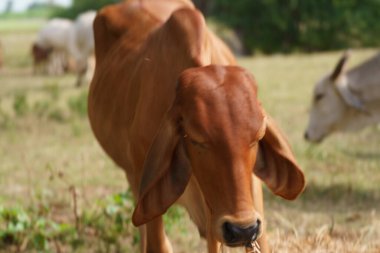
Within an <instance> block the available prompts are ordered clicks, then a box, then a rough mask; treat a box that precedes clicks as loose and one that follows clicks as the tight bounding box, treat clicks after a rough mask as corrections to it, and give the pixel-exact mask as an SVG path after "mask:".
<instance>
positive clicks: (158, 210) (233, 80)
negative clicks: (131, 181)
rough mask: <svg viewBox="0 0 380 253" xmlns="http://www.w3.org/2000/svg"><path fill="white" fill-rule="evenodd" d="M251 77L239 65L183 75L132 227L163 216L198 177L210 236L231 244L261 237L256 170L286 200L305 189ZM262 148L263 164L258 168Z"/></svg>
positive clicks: (155, 143) (150, 158)
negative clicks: (255, 199) (255, 192)
mask: <svg viewBox="0 0 380 253" xmlns="http://www.w3.org/2000/svg"><path fill="white" fill-rule="evenodd" d="M256 95H257V94H256V84H255V81H254V79H253V77H252V76H251V75H250V74H248V73H247V72H246V71H245V70H243V69H242V68H239V67H221V66H208V67H200V68H192V69H188V70H186V71H184V72H183V73H182V74H181V76H180V78H179V82H178V88H177V92H176V99H175V102H174V103H173V105H172V107H171V109H170V110H169V111H168V112H167V114H166V117H165V119H164V120H163V122H162V125H161V127H160V130H159V131H158V133H157V135H156V137H155V139H154V141H153V144H152V146H151V147H150V150H149V152H148V154H147V157H146V160H145V164H144V174H143V178H142V182H141V185H140V196H139V199H138V202H137V206H136V209H135V212H134V215H133V222H134V224H135V225H141V224H144V223H146V222H148V221H150V220H152V219H153V218H155V217H156V216H159V215H162V214H163V213H164V212H165V211H166V210H167V209H168V208H169V207H170V206H171V205H172V204H173V203H174V202H175V201H176V200H177V199H178V198H179V197H180V195H181V194H182V193H183V192H184V190H185V188H186V186H187V184H188V181H189V178H190V177H191V176H193V177H194V178H195V180H196V181H197V183H198V184H199V188H200V190H201V192H202V195H203V198H204V200H205V202H206V204H207V207H208V211H209V214H210V215H209V220H208V221H207V229H208V233H211V234H212V235H213V237H214V238H216V240H218V241H220V242H223V243H225V244H227V245H229V246H242V245H244V244H246V243H248V242H250V241H251V240H254V239H256V238H257V236H259V234H260V224H261V222H262V220H261V217H260V216H259V214H258V213H257V212H256V211H255V209H254V206H253V196H252V176H251V175H252V174H251V173H252V172H253V171H254V172H255V174H256V175H257V176H258V177H259V178H261V179H262V180H263V181H264V182H265V183H267V185H268V186H269V188H270V189H271V190H272V191H273V192H274V193H276V194H277V195H280V196H282V197H284V198H286V199H294V198H295V197H296V196H297V195H298V194H299V193H300V192H301V191H302V190H303V188H304V177H303V174H302V172H301V171H300V169H299V168H298V167H297V165H296V163H295V161H294V158H293V156H292V153H291V152H290V148H289V146H288V144H287V142H286V141H285V140H284V138H283V137H282V135H281V134H280V133H279V132H278V130H277V129H276V128H275V126H274V125H273V123H272V121H271V120H270V119H268V118H267V117H266V115H265V112H264V111H263V110H262V108H261V105H260V103H259V101H258V100H257V96H256ZM258 149H260V154H261V157H262V158H263V159H264V161H262V162H260V164H261V165H262V166H256V168H255V164H256V156H257V154H258Z"/></svg>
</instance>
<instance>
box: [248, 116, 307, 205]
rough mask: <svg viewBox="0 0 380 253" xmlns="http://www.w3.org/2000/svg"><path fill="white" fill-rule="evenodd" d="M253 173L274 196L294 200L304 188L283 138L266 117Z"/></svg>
mask: <svg viewBox="0 0 380 253" xmlns="http://www.w3.org/2000/svg"><path fill="white" fill-rule="evenodd" d="M254 173H255V175H256V176H258V177H259V178H260V179H261V180H262V181H264V182H265V184H266V185H267V186H268V187H269V189H270V190H271V191H272V192H273V193H274V194H276V195H279V196H281V197H283V198H285V199H289V200H292V199H295V198H296V197H297V196H298V195H299V194H300V193H301V192H302V191H303V189H304V187H305V178H304V174H303V172H302V170H301V169H300V167H299V166H298V164H297V162H296V160H295V158H294V155H293V153H292V151H291V149H290V145H289V144H288V142H287V140H286V138H285V136H284V135H283V134H282V133H281V132H280V130H279V129H278V127H277V126H276V125H275V123H274V121H273V120H272V119H271V118H270V117H269V116H268V117H267V128H266V132H265V135H264V137H263V139H261V140H260V142H259V151H258V156H257V160H256V165H255V168H254Z"/></svg>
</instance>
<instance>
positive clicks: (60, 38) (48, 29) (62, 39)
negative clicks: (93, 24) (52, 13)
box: [32, 18, 73, 74]
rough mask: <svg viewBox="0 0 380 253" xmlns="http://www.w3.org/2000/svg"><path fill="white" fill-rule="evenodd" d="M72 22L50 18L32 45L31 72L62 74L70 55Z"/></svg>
mask: <svg viewBox="0 0 380 253" xmlns="http://www.w3.org/2000/svg"><path fill="white" fill-rule="evenodd" d="M72 26H73V23H72V22H71V21H70V20H68V19H61V18H55V19H52V20H50V21H49V22H48V23H47V24H46V25H45V26H44V27H42V29H41V30H40V31H39V33H38V35H37V39H36V41H35V42H34V44H33V45H32V56H33V72H34V73H35V74H36V73H38V72H42V73H47V74H63V73H64V72H65V69H67V61H68V59H69V56H70V50H69V48H68V45H69V44H70V38H71V37H72V35H71V33H72Z"/></svg>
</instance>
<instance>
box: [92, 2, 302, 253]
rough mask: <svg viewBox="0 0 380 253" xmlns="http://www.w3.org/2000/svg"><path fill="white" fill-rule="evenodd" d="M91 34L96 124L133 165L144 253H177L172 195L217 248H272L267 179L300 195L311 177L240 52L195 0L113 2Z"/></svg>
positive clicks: (117, 155)
mask: <svg viewBox="0 0 380 253" xmlns="http://www.w3.org/2000/svg"><path fill="white" fill-rule="evenodd" d="M94 30H95V55H96V62H97V63H96V64H97V65H96V70H95V75H94V79H93V81H92V84H91V87H90V95H89V117H90V122H91V126H92V129H93V131H94V134H95V136H96V138H97V139H98V141H99V143H100V144H101V146H102V147H103V148H104V150H105V151H106V153H107V154H108V155H109V156H110V157H111V158H112V159H113V160H114V161H115V162H116V163H117V164H118V165H119V166H120V167H122V168H123V169H124V171H125V172H126V175H127V178H128V181H129V183H130V187H131V189H132V191H133V194H134V196H135V197H136V200H137V203H136V208H135V211H134V213H133V217H132V221H133V223H134V224H135V225H136V226H140V233H141V238H142V240H141V250H142V252H165V253H167V252H172V248H171V245H170V242H169V240H168V239H167V237H166V235H165V232H164V225H163V221H162V215H163V214H164V213H165V212H166V210H167V209H168V208H169V207H170V206H171V205H172V204H174V203H175V202H176V203H178V204H181V205H183V206H184V207H185V208H186V209H187V211H188V213H189V214H190V217H191V218H192V220H193V221H194V222H195V224H196V225H197V227H198V229H199V232H200V234H201V235H202V236H203V237H205V238H206V239H207V242H208V252H211V253H214V252H218V249H219V245H220V243H222V244H225V245H227V246H231V247H239V246H246V247H248V246H249V245H251V243H252V242H253V241H255V240H256V239H257V238H259V239H258V243H259V245H260V246H261V251H262V252H269V249H268V247H267V244H266V238H265V237H266V236H265V226H263V198H262V197H263V196H262V187H261V182H260V179H261V180H262V181H264V182H265V183H266V184H267V185H268V186H269V188H270V189H271V190H272V191H273V192H274V193H275V194H277V195H279V196H282V197H284V198H286V199H294V198H295V197H296V196H297V195H298V194H299V193H300V192H301V191H302V190H303V188H304V176H303V173H302V172H301V170H300V169H299V167H298V165H297V164H296V161H295V159H294V157H293V154H292V152H291V150H290V147H289V145H288V143H287V142H286V140H285V138H284V136H283V135H282V134H281V133H280V132H279V130H278V129H277V128H276V126H275V125H274V123H273V121H272V120H271V119H270V117H269V116H268V115H267V114H266V113H265V112H264V111H263V109H262V108H261V106H260V103H259V102H258V100H257V97H256V95H257V92H256V89H257V88H256V83H255V81H254V79H253V77H252V76H251V75H250V74H249V73H248V72H247V71H245V70H244V69H242V68H240V67H237V66H232V65H234V64H235V63H236V62H235V59H234V58H233V56H232V54H231V53H230V51H229V50H228V49H227V47H226V46H225V45H224V44H223V43H222V42H221V41H220V40H219V39H218V38H217V37H216V36H215V35H213V34H212V33H211V32H210V31H209V30H208V29H207V27H206V25H205V21H204V18H203V17H202V15H201V14H200V12H198V11H197V10H195V9H194V7H193V5H192V3H191V2H190V1H185V0H182V1H181V0H166V1H157V0H140V1H139V0H130V1H128V2H126V3H122V4H118V5H112V6H109V7H106V8H104V9H103V10H102V11H101V12H100V13H99V14H98V16H97V18H96V19H95V22H94ZM222 65H226V66H222ZM227 65H230V66H227ZM258 150H259V154H260V155H259V159H258V160H257V162H256V156H257V154H258ZM255 164H256V165H255ZM252 172H254V174H253V173H252ZM259 178H260V179H259Z"/></svg>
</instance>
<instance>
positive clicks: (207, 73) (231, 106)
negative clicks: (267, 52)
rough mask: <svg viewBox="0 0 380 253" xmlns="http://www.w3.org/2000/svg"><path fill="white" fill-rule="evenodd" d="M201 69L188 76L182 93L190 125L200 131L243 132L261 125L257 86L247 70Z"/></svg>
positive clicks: (261, 113) (184, 114) (184, 112)
mask: <svg viewBox="0 0 380 253" xmlns="http://www.w3.org/2000/svg"><path fill="white" fill-rule="evenodd" d="M197 71H198V72H193V73H191V74H190V75H189V76H188V77H187V78H188V79H187V80H185V81H184V82H185V83H184V84H183V85H184V87H183V88H184V89H183V90H182V92H181V102H180V103H181V108H182V113H183V116H184V119H185V122H186V124H188V125H190V126H191V127H192V128H193V129H198V130H199V131H206V132H210V131H212V132H219V133H221V132H223V131H233V132H236V131H243V134H244V133H245V134H252V132H255V131H256V130H258V129H259V128H260V127H261V125H262V121H263V118H264V116H263V112H262V109H261V106H260V103H259V102H258V99H257V94H256V93H257V92H256V85H255V83H254V80H253V79H252V78H251V77H249V76H247V73H246V72H245V71H243V70H242V69H240V68H226V67H214V68H204V69H201V70H199V69H198V70H197ZM190 76H191V78H190Z"/></svg>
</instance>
